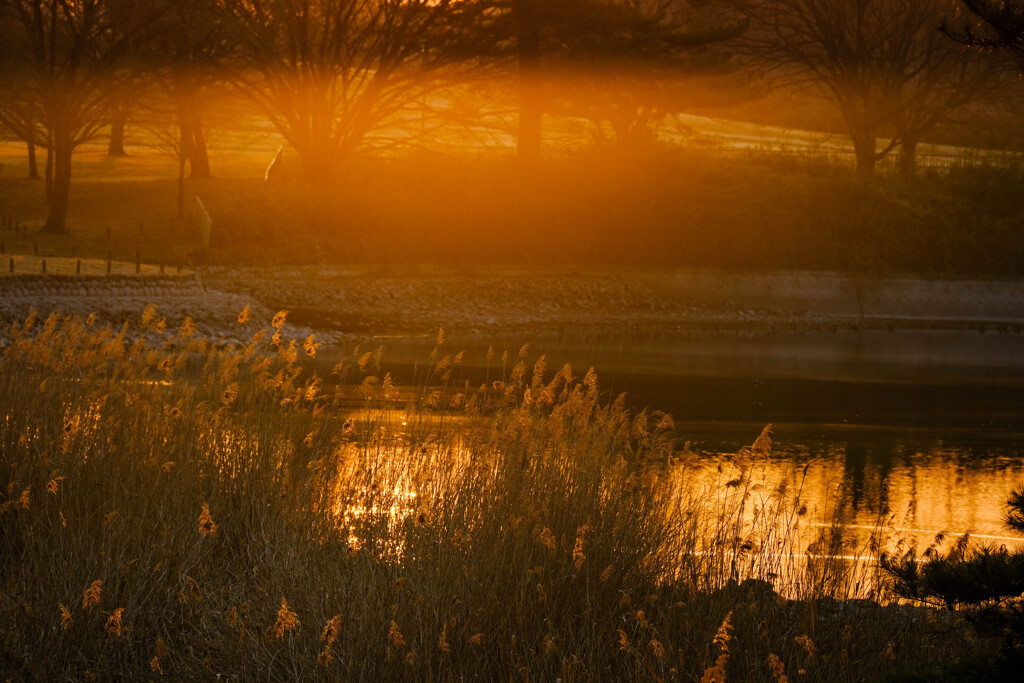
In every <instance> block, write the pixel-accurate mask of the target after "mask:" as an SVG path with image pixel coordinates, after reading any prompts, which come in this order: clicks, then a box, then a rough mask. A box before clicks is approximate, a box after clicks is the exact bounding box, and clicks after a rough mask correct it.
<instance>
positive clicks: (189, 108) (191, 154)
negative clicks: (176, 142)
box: [178, 95, 212, 178]
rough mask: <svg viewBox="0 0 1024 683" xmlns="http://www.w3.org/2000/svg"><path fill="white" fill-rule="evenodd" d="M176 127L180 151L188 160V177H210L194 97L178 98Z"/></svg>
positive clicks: (204, 139) (204, 140) (199, 118)
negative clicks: (179, 138) (177, 128)
mask: <svg viewBox="0 0 1024 683" xmlns="http://www.w3.org/2000/svg"><path fill="white" fill-rule="evenodd" d="M178 126H179V128H180V130H181V149H182V152H183V153H184V155H185V158H186V159H187V160H188V166H189V171H190V173H189V175H190V177H192V178H209V177H211V175H212V174H211V173H210V157H209V154H208V153H207V150H206V135H205V134H204V133H203V120H202V115H201V114H200V113H199V108H198V107H197V106H196V104H195V98H194V97H191V96H187V95H181V96H179V100H178Z"/></svg>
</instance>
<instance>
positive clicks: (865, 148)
mask: <svg viewBox="0 0 1024 683" xmlns="http://www.w3.org/2000/svg"><path fill="white" fill-rule="evenodd" d="M876 145H877V138H876V137H875V136H874V135H873V134H871V133H861V134H860V135H855V136H854V138H853V150H854V152H855V153H856V155H857V172H858V173H860V174H861V175H865V176H870V175H874V173H875V164H876V162H877V161H878V154H877V152H876Z"/></svg>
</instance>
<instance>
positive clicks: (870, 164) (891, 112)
mask: <svg viewBox="0 0 1024 683" xmlns="http://www.w3.org/2000/svg"><path fill="white" fill-rule="evenodd" d="M732 3H733V5H734V6H735V7H737V8H738V10H739V11H741V12H743V13H744V14H746V15H747V16H749V17H750V19H751V29H750V31H749V32H748V33H747V34H746V36H745V37H744V39H743V40H742V41H741V44H742V46H743V50H744V52H745V53H746V54H747V56H748V57H749V58H750V59H751V60H752V62H753V63H755V64H756V65H758V66H759V67H760V68H762V69H764V70H765V71H766V72H767V73H769V74H770V75H772V76H775V77H776V78H778V79H780V80H781V81H783V82H786V83H788V84H790V85H795V86H801V85H802V86H810V87H813V88H815V89H817V90H818V91H820V92H822V93H823V94H824V95H825V96H827V97H828V98H830V99H831V100H832V101H834V102H835V103H836V105H837V106H838V108H839V110H840V111H841V112H842V116H843V119H844V121H845V123H846V127H847V131H848V133H849V135H850V138H851V140H852V142H853V147H854V151H855V153H856V157H857V168H858V169H859V170H860V171H862V172H864V173H871V172H873V171H874V168H875V164H876V162H877V161H878V160H879V159H881V158H883V157H884V156H885V155H886V154H888V153H889V152H890V151H891V150H892V149H894V148H895V147H896V146H897V145H900V144H904V145H905V147H904V151H905V159H906V160H905V162H904V164H903V166H904V169H905V170H906V171H907V172H912V171H913V168H914V164H913V156H914V152H915V150H916V147H917V143H918V141H920V139H921V137H922V136H923V135H924V134H926V133H927V132H928V131H929V130H931V129H932V128H934V127H935V126H936V125H938V124H939V123H940V122H942V121H943V120H945V119H946V118H947V117H948V116H949V115H950V114H951V113H952V112H954V111H955V110H957V109H959V108H961V107H964V106H966V105H967V104H969V103H971V102H972V101H975V100H976V99H977V98H978V97H980V96H982V95H983V94H984V93H986V92H987V91H988V90H990V89H991V83H992V81H991V80H990V77H991V76H992V75H993V74H994V73H995V69H994V68H993V66H992V65H991V63H990V62H987V61H986V60H979V59H978V58H977V55H976V54H972V53H971V52H970V51H967V50H964V49H962V47H961V46H959V45H956V44H955V43H954V42H952V41H948V40H945V39H944V38H943V36H942V35H941V34H940V33H939V32H938V30H937V26H938V24H939V22H940V21H941V19H942V17H943V16H944V15H945V14H946V13H947V12H949V11H950V10H951V9H953V8H954V5H953V0H732ZM883 133H888V137H889V138H890V141H889V143H888V144H887V145H886V146H885V147H884V148H883V149H881V150H879V149H878V139H879V137H881V136H882V135H883Z"/></svg>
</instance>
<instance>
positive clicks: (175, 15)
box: [141, 0, 237, 178]
mask: <svg viewBox="0 0 1024 683" xmlns="http://www.w3.org/2000/svg"><path fill="white" fill-rule="evenodd" d="M160 4H161V6H162V11H161V15H160V20H159V24H158V30H157V31H156V35H155V36H154V38H153V39H152V40H149V41H147V42H146V44H145V45H144V46H143V47H142V50H141V52H142V54H141V59H142V62H143V64H144V65H145V67H146V68H145V73H144V74H143V76H144V77H145V78H146V79H147V80H148V81H150V84H152V85H155V86H156V87H157V89H158V90H160V91H161V92H162V94H163V96H164V98H165V99H166V100H167V101H168V103H169V105H170V109H171V110H172V111H173V112H174V115H175V117H176V120H177V125H178V128H179V131H178V134H177V138H176V139H177V140H178V142H176V143H175V149H176V151H175V156H176V158H177V157H178V156H179V152H180V155H183V158H184V161H185V162H186V163H187V164H188V167H189V174H190V176H191V177H192V178H209V177H210V176H211V170H210V160H209V155H208V152H207V147H206V129H205V126H204V124H203V120H204V116H205V114H206V112H207V110H208V108H209V105H210V101H211V95H212V94H213V93H214V92H215V89H216V88H217V86H219V85H221V84H222V83H223V81H224V80H225V74H224V71H225V69H226V62H227V60H228V58H229V57H230V56H231V55H232V53H233V50H234V44H235V42H236V38H237V36H236V35H234V34H233V31H234V30H235V27H233V26H232V22H230V21H229V20H228V19H229V17H228V16H226V15H225V14H224V13H223V12H221V11H218V9H217V5H216V4H215V3H210V2H209V1H208V0H160Z"/></svg>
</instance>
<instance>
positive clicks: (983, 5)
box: [943, 0, 1024, 64]
mask: <svg viewBox="0 0 1024 683" xmlns="http://www.w3.org/2000/svg"><path fill="white" fill-rule="evenodd" d="M960 4H962V5H963V6H964V7H966V8H967V10H968V11H969V13H970V14H971V15H972V16H973V17H974V18H976V19H977V20H978V21H980V25H979V24H978V23H977V22H974V23H973V25H972V22H960V21H957V20H956V19H947V20H946V21H945V22H943V29H944V30H945V31H946V33H948V34H949V35H951V36H952V37H954V38H955V39H957V40H959V41H961V42H963V43H966V44H967V45H970V46H973V47H979V48H986V49H988V48H999V49H1005V50H1008V51H1009V52H1010V53H1012V54H1013V55H1014V57H1016V58H1017V60H1018V61H1019V62H1020V63H1021V64H1024V2H1021V1H1020V0H960Z"/></svg>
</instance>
